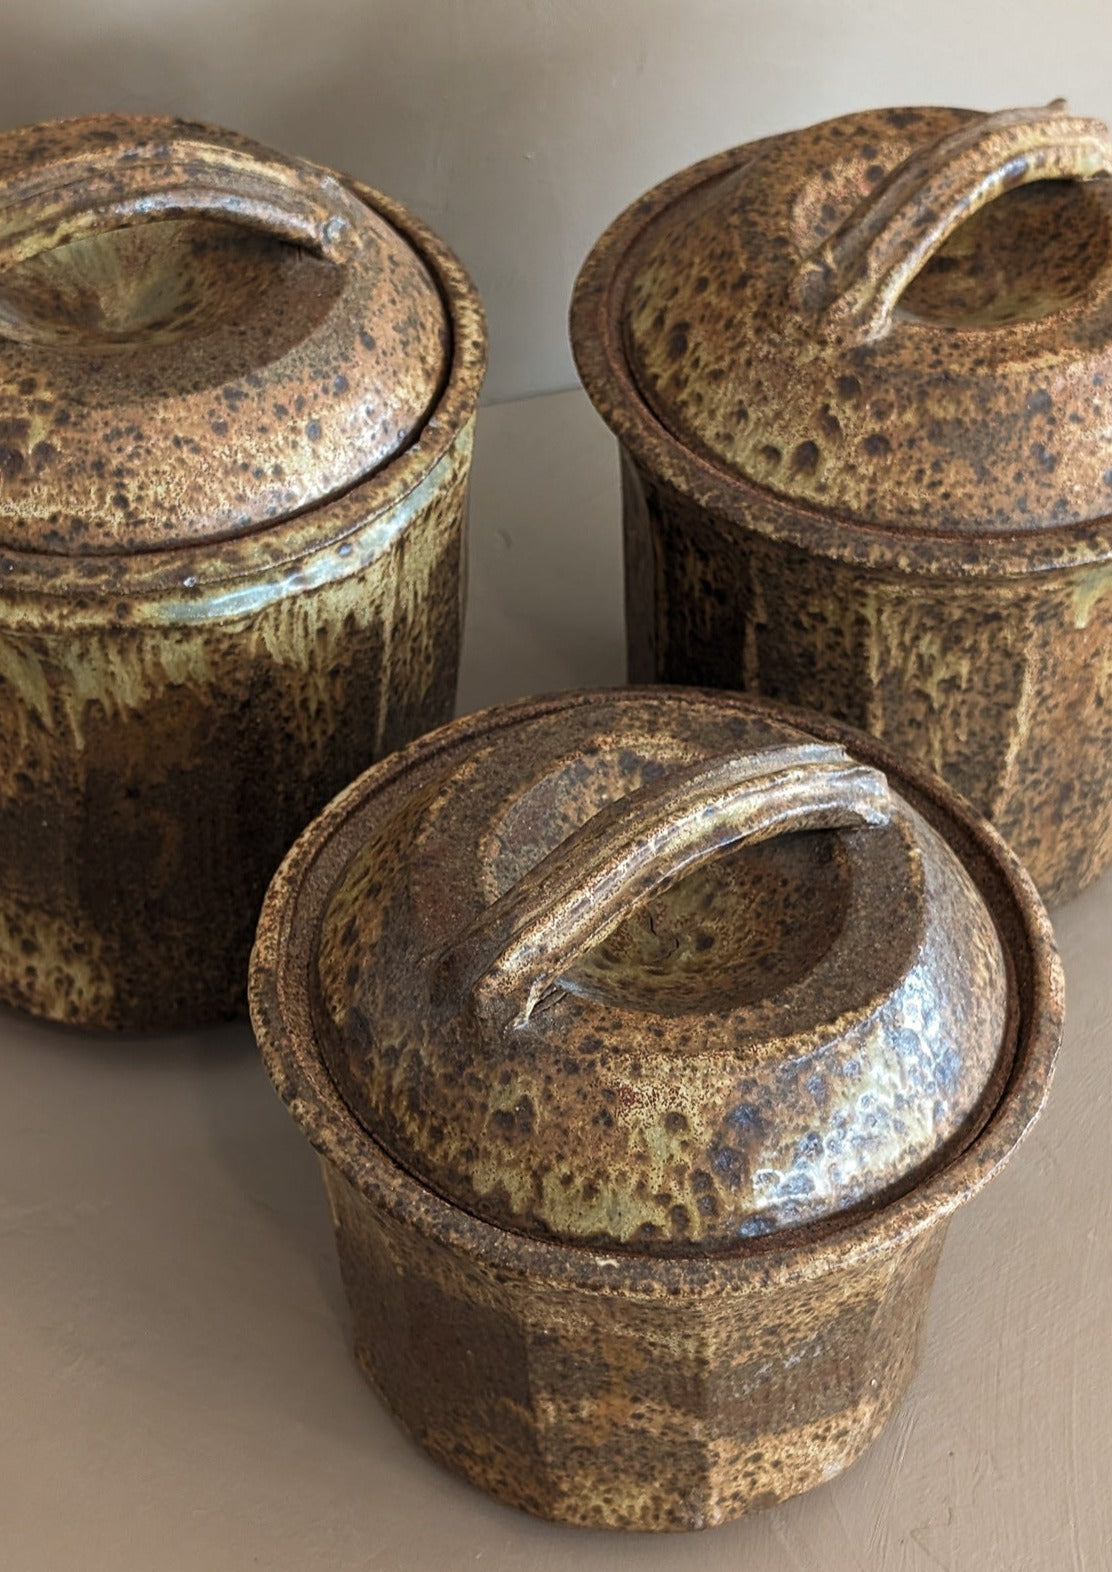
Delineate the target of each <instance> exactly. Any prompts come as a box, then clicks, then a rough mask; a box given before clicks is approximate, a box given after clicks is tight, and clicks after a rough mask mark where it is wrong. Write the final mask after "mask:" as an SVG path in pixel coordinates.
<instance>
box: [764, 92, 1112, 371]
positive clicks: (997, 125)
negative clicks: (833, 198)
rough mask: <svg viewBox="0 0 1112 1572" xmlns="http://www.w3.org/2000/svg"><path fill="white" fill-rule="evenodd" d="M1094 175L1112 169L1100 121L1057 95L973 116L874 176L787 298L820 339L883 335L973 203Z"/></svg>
mask: <svg viewBox="0 0 1112 1572" xmlns="http://www.w3.org/2000/svg"><path fill="white" fill-rule="evenodd" d="M1098 174H1112V138H1110V137H1109V133H1108V127H1107V126H1106V125H1105V124H1104V122H1103V121H1100V120H1089V119H1081V118H1079V117H1077V116H1074V115H1070V114H1068V113H1067V112H1066V108H1065V103H1064V100H1062V99H1055V101H1054V102H1053V103H1051V104H1048V105H1046V106H1045V107H1044V108H1038V109H1005V110H1002V111H1001V112H1000V113H999V114H993V115H984V116H980V117H978V118H977V119H976V120H973V121H970V122H969V123H967V124H965V125H962V126H959V127H958V129H957V130H956V131H951V132H949V133H948V134H947V135H946V136H944V137H941V138H940V139H939V140H938V141H936V142H933V143H931V144H930V145H929V146H927V147H923V148H919V149H918V150H917V151H916V152H914V153H912V154H911V156H910V157H909V158H907V159H905V161H904V162H903V163H902V164H899V165H898V166H897V167H896V168H895V169H893V170H892V171H891V172H890V173H889V174H888V175H887V176H886V177H885V179H883V180H882V181H881V182H880V183H879V185H878V186H877V187H876V189H875V190H874V191H873V192H871V193H870V195H869V196H868V197H867V198H866V200H865V201H864V202H862V203H861V204H860V205H859V206H858V207H857V208H855V210H854V211H853V212H852V213H851V214H850V215H849V217H848V218H847V219H846V221H845V222H844V223H843V224H842V226H841V227H840V228H839V229H838V230H836V231H835V233H834V234H833V235H831V236H830V237H829V239H827V240H826V241H825V242H824V243H823V245H822V246H821V247H820V248H819V249H818V250H817V251H816V252H814V253H813V254H812V255H811V256H809V257H808V258H807V259H806V260H805V261H804V263H803V264H802V265H801V267H800V269H799V271H798V273H797V274H796V278H795V294H796V301H797V303H798V304H799V306H800V307H801V309H802V310H803V311H804V312H805V313H806V314H808V315H811V316H813V317H814V318H815V326H816V330H817V332H818V334H819V335H820V336H821V337H823V338H826V339H832V340H835V341H842V342H845V343H847V344H866V343H870V342H872V341H874V340H876V339H878V338H883V336H884V334H885V333H887V331H888V329H889V327H890V326H891V323H892V314H893V312H894V311H895V309H896V304H897V302H898V301H899V298H900V296H901V295H902V294H903V291H904V290H905V289H906V288H907V286H908V284H910V283H911V281H912V279H913V278H914V277H915V275H916V274H917V273H918V272H919V270H920V269H921V268H922V267H923V266H924V264H925V263H926V262H927V261H928V260H929V258H930V257H931V256H932V255H933V253H934V252H935V251H937V250H938V248H939V247H940V246H941V245H943V244H944V243H945V241H946V240H947V239H948V237H949V236H950V235H952V234H953V232H954V230H955V229H957V228H958V227H959V226H960V225H961V224H962V223H964V222H965V220H966V219H967V218H969V217H971V216H972V215H973V214H974V213H975V212H977V210H978V209H979V208H982V207H984V206H986V205H987V204H988V203H989V202H991V201H993V200H994V199H995V198H996V197H998V196H1000V195H1001V194H1002V193H1003V192H1005V191H1009V190H1011V189H1012V187H1014V186H1019V185H1026V184H1027V183H1028V182H1029V181H1033V180H1087V179H1089V178H1091V177H1092V176H1093V175H1098Z"/></svg>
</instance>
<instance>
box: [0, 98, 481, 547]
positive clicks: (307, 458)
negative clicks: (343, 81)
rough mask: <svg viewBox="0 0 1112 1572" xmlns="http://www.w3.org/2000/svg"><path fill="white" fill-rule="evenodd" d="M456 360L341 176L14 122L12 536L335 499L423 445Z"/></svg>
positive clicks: (389, 244) (80, 542)
mask: <svg viewBox="0 0 1112 1572" xmlns="http://www.w3.org/2000/svg"><path fill="white" fill-rule="evenodd" d="M291 242H293V243H291ZM450 355H451V336H450V331H449V323H448V318H447V316H446V313H445V310H444V304H443V302H442V300H441V298H440V296H439V294H438V292H437V288H436V284H435V282H434V280H433V278H432V276H431V274H430V273H429V270H428V268H427V267H426V266H425V264H424V262H423V261H422V259H421V257H420V255H419V254H418V253H417V252H416V251H415V250H414V249H413V248H412V247H411V246H410V245H409V243H408V242H407V240H406V239H405V238H403V236H402V235H400V234H399V233H398V232H397V231H396V230H395V229H394V228H392V227H391V225H390V224H389V223H388V222H387V221H386V220H385V219H384V218H383V217H382V215H381V214H379V213H378V212H376V211H375V209H374V208H373V207H372V206H370V205H369V204H367V203H366V202H363V201H361V200H360V199H359V197H358V195H357V194H356V192H355V191H354V190H353V189H352V188H351V187H350V186H349V185H348V184H346V183H344V182H342V181H341V180H340V179H339V178H338V177H336V176H334V175H332V174H331V173H330V172H329V171H327V170H323V169H320V168H319V167H317V166H315V165H312V164H307V163H302V162H300V161H298V160H295V159H289V158H286V157H284V156H283V155H281V154H277V153H273V152H271V151H270V150H269V149H266V148H260V147H259V146H258V145H257V144H255V143H252V142H249V141H247V139H246V138H243V137H239V136H236V135H235V134H234V133H231V132H225V131H220V130H217V129H215V128H212V127H208V126H201V125H195V124H193V123H191V122H187V121H180V120H167V119H158V118H147V117H143V116H139V117H135V118H132V117H126V116H114V115H103V116H102V115H97V116H92V117H90V118H87V119H82V120H64V121H59V122H56V123H54V124H50V125H44V126H31V127H27V128H25V129H22V130H18V131H11V132H7V133H4V134H3V135H0V482H2V484H0V546H2V547H5V548H7V549H10V550H17V551H44V552H50V553H64V554H69V555H76V556H83V555H87V554H89V553H102V552H103V553H108V552H115V553H125V552H132V551H157V550H163V549H166V548H172V547H175V546H181V545H184V544H187V543H188V542H189V541H191V540H199V539H206V540H215V539H218V538H220V537H221V536H224V535H230V534H237V533H242V532H244V531H250V530H252V529H258V528H259V527H260V526H262V527H265V526H266V525H267V524H269V523H271V522H272V521H274V520H275V519H280V518H284V517H286V516H287V515H289V514H290V513H293V512H296V511H297V510H298V509H301V508H305V507H309V506H316V505H319V504H320V502H321V501H322V500H324V499H325V498H327V497H330V496H332V495H333V494H335V493H336V492H338V491H340V490H342V489H343V488H345V487H347V486H351V485H352V484H354V483H355V482H356V481H359V480H362V479H363V478H365V477H366V476H367V475H368V474H370V472H371V471H372V470H374V469H376V468H378V467H379V466H380V465H382V464H384V463H386V462H387V461H388V460H389V459H390V458H391V457H392V456H393V455H394V454H395V453H397V452H399V451H400V450H401V449H402V448H403V447H404V446H405V445H406V443H407V441H408V440H409V439H410V438H411V436H412V435H413V434H414V432H415V431H416V429H417V428H418V427H419V426H420V424H421V423H422V422H423V421H424V419H425V417H426V415H427V413H428V411H429V408H430V407H431V406H432V405H433V404H434V403H435V402H436V399H437V397H438V395H439V392H440V389H441V386H442V384H443V381H444V378H445V374H446V368H447V363H448V360H449V358H450Z"/></svg>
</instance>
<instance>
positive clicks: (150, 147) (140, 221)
mask: <svg viewBox="0 0 1112 1572" xmlns="http://www.w3.org/2000/svg"><path fill="white" fill-rule="evenodd" d="M484 364H485V330H484V325H483V320H482V314H481V309H480V306H479V302H478V299H477V297H476V294H475V290H474V288H473V286H472V284H471V283H470V281H469V280H468V278H467V277H466V275H465V274H464V272H463V271H462V270H461V268H460V266H459V264H458V263H457V262H456V261H455V259H454V258H453V257H452V256H451V254H450V253H449V252H448V251H447V250H446V248H445V247H444V246H443V245H442V244H441V243H440V242H439V241H438V240H437V239H436V238H435V237H434V236H433V235H431V234H430V233H429V232H428V231H427V230H426V229H425V228H424V227H423V226H422V225H421V224H419V223H418V222H417V221H416V220H415V219H414V218H413V217H412V215H410V214H409V213H407V212H406V211H405V210H404V209H403V208H401V207H400V206H399V205H398V204H397V203H395V202H392V201H390V200H389V199H388V198H386V197H384V196H382V195H381V194H379V193H378V192H375V191H371V190H369V189H367V188H366V187H364V186H362V185H359V184H356V183H355V182H353V181H350V180H347V179H345V178H344V177H342V176H340V175H336V174H334V173H332V172H331V171H329V170H327V169H323V168H321V167H319V166H317V165H314V164H310V163H306V162H303V161H301V160H299V159H294V158H288V157H286V156H284V155H282V154H279V153H275V152H273V151H271V150H269V149H267V148H264V147H260V146H258V145H257V144H255V143H253V142H251V141H249V140H247V139H246V138H244V137H241V136H237V135H234V134H233V133H230V132H227V131H221V130H216V129H214V128H212V127H209V126H204V125H197V124H192V123H187V122H184V121H179V120H170V119H159V118H149V117H131V116H115V115H107V116H94V117H91V118H87V119H79V120H71V121H61V122H58V123H55V124H49V125H40V126H32V127H29V128H26V129H23V130H19V131H9V132H5V133H3V134H0V999H2V1000H3V1001H4V1002H7V1003H10V1004H15V1005H18V1006H22V1007H23V1008H26V1009H29V1010H32V1011H35V1012H36V1013H38V1014H41V1015H45V1016H49V1017H53V1018H56V1019H60V1020H66V1021H74V1022H79V1023H82V1024H85V1025H94V1026H112V1027H133V1028H146V1027H151V1026H155V1025H185V1024H188V1023H195V1022H199V1021H203V1020H206V1019H211V1018H215V1017H219V1016H221V1015H225V1014H228V1013H230V1012H233V1011H235V1010H236V1009H237V1008H238V1007H239V1006H240V1004H241V1002H242V998H243V993H244V986H245V975H246V965H247V957H248V952H249V949H250V942H251V936H252V933H253V930H254V924H255V920H256V917H257V913H258V905H259V902H260V900H261V898H262V894H263V891H264V889H265V887H266V883H267V880H268V879H269V877H270V875H271V874H272V873H273V871H274V869H275V867H276V866H277V864H278V862H279V860H280V858H281V856H282V854H283V852H284V851H285V850H286V848H287V847H288V845H289V844H290V842H291V841H292V840H293V838H294V836H295V835H296V834H297V832H298V831H299V830H300V829H301V828H302V827H303V826H304V825H305V824H306V823H307V822H308V821H309V819H310V818H311V817H312V816H313V814H314V813H316V812H318V811H319V810H320V808H321V807H323V805H324V804H325V802H327V800H328V799H329V798H330V797H331V796H332V795H333V794H334V793H335V792H336V791H337V790H338V789H339V788H340V787H341V786H342V785H343V784H344V783H345V782H346V781H348V780H350V779H351V778H352V777H353V776H354V775H356V774H357V773H358V772H359V771H360V770H362V769H364V768H365V767H366V766H367V765H368V764H369V763H370V762H371V761H372V760H373V759H375V758H377V757H379V756H381V755H382V754H384V753H387V752H389V751H390V750H391V749H392V748H394V747H397V746H398V745H399V744H401V743H403V742H405V741H407V740H409V739H410V738H411V737H413V736H415V735H417V734H419V733H420V732H422V731H423V730H426V729H427V728H429V727H431V726H434V725H436V724H438V723H440V722H441V721H443V720H445V719H446V718H447V717H448V715H449V714H450V713H451V710H452V706H453V701H454V694H455V682H456V668H457V659H458V647H459V634H460V620H461V535H462V528H463V521H464V507H465V490H466V484H467V475H468V467H469V462H470V453H471V437H472V427H473V417H474V413H475V408H476V403H477V399H478V391H479V385H480V382H481V379H482V374H483V369H484Z"/></svg>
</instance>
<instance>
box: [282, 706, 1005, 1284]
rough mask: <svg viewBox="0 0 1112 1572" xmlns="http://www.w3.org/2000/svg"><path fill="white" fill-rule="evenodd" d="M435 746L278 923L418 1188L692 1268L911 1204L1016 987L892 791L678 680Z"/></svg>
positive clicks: (365, 1102) (341, 1070)
mask: <svg viewBox="0 0 1112 1572" xmlns="http://www.w3.org/2000/svg"><path fill="white" fill-rule="evenodd" d="M446 735H448V736H450V738H451V741H450V742H448V743H446V744H445V746H444V747H442V748H441V747H434V746H432V744H431V743H424V744H421V745H419V747H418V748H417V749H416V750H411V756H412V759H413V762H412V764H411V765H409V764H406V762H405V760H404V757H403V761H402V762H401V763H399V764H395V763H394V761H387V763H386V764H385V765H383V766H379V767H377V769H376V770H374V771H371V772H370V773H369V774H368V775H367V776H365V777H363V779H362V781H361V782H360V783H358V784H357V785H356V786H355V787H353V788H352V789H351V790H350V791H349V792H348V793H347V794H346V796H345V798H344V799H343V804H342V806H343V813H342V816H340V815H338V814H333V815H332V816H331V819H330V823H331V826H332V829H331V830H330V832H329V835H328V836H327V837H325V838H324V839H323V840H322V841H321V844H319V845H318V846H316V848H315V850H314V860H315V862H316V863H317V865H319V866H322V867H324V866H327V867H328V868H330V869H331V870H332V872H331V874H330V877H329V884H328V886H327V888H328V889H329V891H330V893H329V894H328V895H327V898H326V899H324V901H323V904H322V905H321V906H320V907H319V908H318V909H316V910H314V912H313V914H312V915H311V917H310V916H309V915H308V914H304V913H302V914H300V916H299V914H298V913H297V912H294V914H293V917H292V919H291V920H292V921H294V922H297V921H298V920H300V921H303V922H304V921H311V922H312V925H313V932H314V934H315V936H316V937H315V938H314V939H313V941H312V949H311V960H310V964H309V970H310V982H309V985H308V987H309V993H308V1006H307V1008H308V1009H309V1011H310V1015H311V1018H312V1023H313V1025H312V1031H313V1036H314V1039H315V1041H316V1043H317V1045H318V1049H317V1051H319V1054H320V1056H321V1058H322V1060H323V1062H324V1064H325V1065H326V1066H327V1069H328V1072H329V1074H330V1076H331V1078H332V1080H333V1081H334V1083H335V1085H336V1086H337V1088H338V1089H339V1091H340V1094H341V1095H342V1097H343V1098H344V1100H345V1102H346V1104H347V1106H348V1108H349V1109H350V1111H351V1113H352V1114H353V1116H354V1117H355V1118H356V1119H357V1120H358V1121H359V1122H360V1123H361V1124H362V1126H363V1127H364V1128H365V1130H366V1131H368V1132H369V1133H370V1135H371V1136H372V1137H373V1138H374V1139H375V1140H376V1141H377V1142H378V1143H379V1145H380V1146H381V1147H383V1148H384V1149H385V1150H386V1151H387V1152H388V1153H389V1154H390V1156H391V1157H392V1158H393V1159H394V1160H395V1162H396V1163H398V1164H399V1165H400V1166H401V1167H402V1168H403V1169H405V1170H406V1171H407V1172H408V1173H410V1174H411V1175H413V1176H414V1177H416V1178H417V1179H419V1180H420V1181H421V1182H423V1183H424V1184H425V1185H427V1186H428V1187H429V1188H431V1189H432V1190H433V1191H435V1192H436V1193H438V1194H439V1195H440V1196H442V1197H443V1198H445V1199H447V1200H449V1201H451V1202H453V1203H454V1204H456V1205H458V1206H459V1207H461V1208H463V1209H465V1210H466V1211H467V1212H468V1213H470V1214H471V1215H474V1216H477V1217H480V1218H482V1219H484V1220H485V1221H487V1222H491V1223H494V1224H496V1225H498V1226H501V1227H504V1228H509V1229H512V1230H516V1231H519V1232H522V1233H525V1234H530V1235H534V1236H539V1237H544V1238H553V1239H558V1240H561V1241H564V1242H570V1243H582V1244H592V1245H604V1246H606V1247H607V1248H613V1249H616V1250H627V1249H628V1250H634V1251H640V1252H649V1253H658V1254H688V1253H693V1252H694V1253H705V1252H715V1251H720V1250H723V1249H728V1248H730V1247H732V1246H735V1245H736V1244H737V1242H738V1241H739V1240H744V1239H747V1238H754V1237H757V1236H761V1235H765V1234H770V1233H774V1232H777V1231H779V1230H782V1229H786V1228H789V1227H792V1226H795V1225H799V1224H804V1223H810V1222H814V1221H817V1220H819V1219H824V1218H830V1217H832V1216H835V1215H838V1214H842V1213H844V1212H847V1211H851V1210H853V1209H856V1208H860V1207H862V1206H867V1205H869V1204H870V1203H876V1202H879V1201H881V1200H883V1199H886V1198H889V1197H892V1196H894V1195H897V1194H899V1193H901V1192H902V1191H903V1190H905V1189H907V1188H909V1187H910V1186H912V1185H913V1184H915V1183H916V1182H917V1181H918V1179H919V1178H920V1177H921V1176H922V1175H923V1174H924V1173H925V1172H927V1171H930V1170H932V1169H933V1168H935V1167H936V1166H937V1165H940V1164H942V1163H944V1162H946V1161H947V1160H949V1159H950V1158H951V1157H952V1156H953V1154H954V1153H955V1152H956V1151H957V1150H960V1149H961V1148H962V1146H963V1145H964V1143H966V1142H967V1141H968V1140H969V1139H971V1137H972V1136H973V1135H974V1134H975V1133H976V1131H977V1130H978V1128H979V1127H980V1124H981V1122H982V1121H983V1119H984V1118H985V1117H986V1116H987V1114H988V1113H989V1112H991V1107H992V1104H993V1099H994V1097H995V1096H996V1095H998V1091H999V1079H1000V1076H1001V1075H1002V1074H1006V1072H1007V1067H1008V1065H1009V1063H1010V1059H1011V1056H1012V1054H1013V1052H1014V1036H1015V1030H1016V1026H1015V1015H1016V1012H1015V1009H1014V1003H1015V1001H1014V999H1013V998H1012V997H1011V988H1010V983H1009V970H1008V966H1007V963H1006V961H1005V957H1004V953H1003V950H1002V947H1001V940H1000V937H999V935H998V933H997V929H996V926H995V924H994V920H993V917H992V915H991V914H990V912H989V910H988V908H987V906H986V905H985V902H984V900H983V898H982V896H981V895H980V894H979V892H978V888H977V886H976V885H975V883H974V882H973V880H972V879H971V877H970V875H969V874H968V873H967V871H966V870H965V868H964V867H963V865H962V862H961V861H960V860H959V858H958V857H957V855H956V854H955V852H954V850H953V849H952V848H951V845H950V844H949V843H948V841H947V839H946V835H945V826H942V827H941V828H935V827H932V825H931V824H929V823H928V822H927V821H926V819H925V818H924V817H922V816H921V815H920V814H919V813H918V812H917V811H916V809H915V808H913V807H912V806H911V805H910V803H908V802H907V801H906V800H905V799H904V798H903V797H901V796H900V794H899V792H898V791H897V790H896V789H895V787H894V785H893V784H892V783H891V782H890V781H888V780H886V778H885V776H884V775H883V774H882V773H880V772H879V771H878V770H876V769H874V768H870V767H867V766H864V765H861V764H859V763H857V762H856V761H855V760H854V758H853V757H852V756H851V755H850V754H849V753H847V752H846V751H845V750H844V749H843V748H842V747H840V746H834V745H831V744H830V743H828V742H820V741H816V740H815V739H814V738H812V737H809V736H808V734H807V733H806V732H805V731H803V730H801V729H800V728H799V727H798V726H797V725H795V724H792V723H789V722H788V721H785V720H783V719H781V718H779V717H778V716H777V715H776V712H775V711H771V712H770V711H768V710H762V709H761V708H759V707H749V706H746V705H744V704H741V703H739V702H738V701H736V700H731V699H729V698H718V697H716V696H713V695H708V694H693V693H691V692H681V691H679V690H658V691H652V692H649V691H645V690H641V691H637V690H632V691H628V692H624V693H622V692H616V693H612V694H602V695H594V696H591V697H590V698H589V699H587V700H576V699H575V698H574V697H572V698H569V700H568V702H567V704H566V706H563V707H560V706H557V707H551V706H549V707H546V708H545V709H544V711H543V712H541V713H538V712H537V711H535V710H530V709H528V708H522V709H520V710H518V711H516V712H515V711H512V710H511V711H506V712H503V713H501V714H498V712H494V715H493V717H492V718H491V720H490V722H489V724H487V723H485V721H484V718H483V717H480V718H479V719H478V721H477V722H476V723H475V724H474V725H471V726H467V727H462V728H461V727H456V728H453V729H452V731H451V732H450V733H448V734H446ZM435 740H436V739H433V742H435ZM355 824H358V828H359V833H358V844H357V845H353V844H352V838H353V834H354V832H353V830H352V828H351V827H352V826H353V825H355ZM312 833H313V832H310V834H312ZM993 1088H995V1090H994V1089H993Z"/></svg>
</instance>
